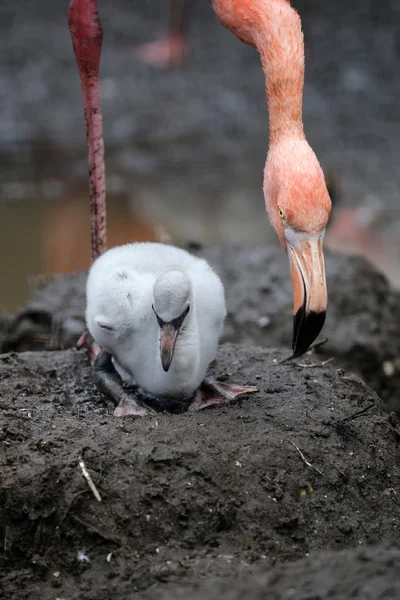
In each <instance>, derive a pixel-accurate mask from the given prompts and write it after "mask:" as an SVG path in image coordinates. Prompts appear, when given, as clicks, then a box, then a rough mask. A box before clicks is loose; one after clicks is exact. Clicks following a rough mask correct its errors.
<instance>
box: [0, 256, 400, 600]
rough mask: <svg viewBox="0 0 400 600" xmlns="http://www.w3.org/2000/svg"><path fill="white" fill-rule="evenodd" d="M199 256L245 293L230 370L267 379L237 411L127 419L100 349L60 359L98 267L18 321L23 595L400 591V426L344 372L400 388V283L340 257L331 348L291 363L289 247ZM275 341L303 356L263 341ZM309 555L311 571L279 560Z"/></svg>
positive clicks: (6, 464)
mask: <svg viewBox="0 0 400 600" xmlns="http://www.w3.org/2000/svg"><path fill="white" fill-rule="evenodd" d="M191 249H192V251H193V252H197V253H201V254H202V255H204V256H206V257H207V258H208V259H209V260H210V262H211V263H212V264H214V265H215V267H216V269H217V270H218V272H219V273H220V274H221V276H222V278H223V280H224V282H225V285H226V291H227V299H228V306H229V315H228V319H227V323H226V328H225V331H224V341H226V342H228V343H226V344H223V345H222V346H221V349H220V351H219V354H218V359H217V361H216V363H215V365H213V367H212V373H213V374H214V375H216V376H217V377H219V378H220V379H222V380H231V381H236V382H238V383H241V384H255V385H257V386H258V387H259V390H260V391H259V392H258V393H257V394H255V395H254V396H252V397H248V398H243V399H241V400H240V401H238V402H235V403H234V404H233V405H232V406H230V407H225V408H216V409H214V410H208V411H203V412H200V413H197V414H191V413H185V414H181V415H168V414H157V415H155V416H149V417H145V418H142V419H139V420H133V419H130V418H128V419H125V420H117V419H115V418H114V417H113V416H112V411H113V406H112V404H111V403H110V402H109V401H107V399H105V398H104V397H103V396H101V394H100V393H99V392H97V391H96V389H95V387H94V385H93V383H92V380H91V375H90V369H89V366H88V361H87V357H86V355H85V353H82V352H81V353H79V352H78V351H76V350H75V349H72V348H71V349H68V350H56V348H60V346H62V345H64V346H68V345H72V344H73V343H74V342H75V341H76V338H77V336H78V335H79V333H80V332H81V330H82V327H83V321H82V317H83V314H82V313H83V310H84V283H85V278H86V274H85V273H84V272H81V273H78V274H77V275H75V276H71V277H64V278H60V279H56V280H54V281H52V282H50V283H48V284H47V286H45V287H44V288H42V289H41V290H39V291H38V293H37V295H36V296H35V297H34V298H32V300H31V301H30V302H29V303H28V305H27V306H26V307H25V308H24V309H23V311H21V313H19V314H18V315H15V317H10V319H9V322H8V323H3V337H2V352H3V354H1V355H0V403H1V413H0V415H1V416H0V419H1V421H0V440H1V449H2V453H1V455H0V460H1V485H0V544H1V546H0V548H1V551H2V552H1V555H0V556H1V559H0V560H1V563H0V564H1V577H2V581H3V594H4V597H5V598H23V599H24V598H29V599H32V598H33V599H35V598H40V599H42V598H44V599H47V598H49V599H54V600H55V599H56V598H64V599H65V600H70V599H74V598H76V599H78V598H79V599H86V598H87V599H96V600H98V599H100V600H101V599H102V598H104V599H106V598H109V597H118V598H136V597H138V598H139V597H142V595H143V594H145V596H144V597H145V598H154V599H155V600H156V599H158V598H160V599H161V598H162V599H166V600H167V599H168V600H170V599H171V600H172V599H173V598H176V597H188V596H189V595H191V594H192V592H193V593H195V594H197V595H194V596H193V597H194V598H198V599H199V600H200V599H203V598H204V599H206V598H207V599H209V598H213V597H215V598H217V597H221V596H219V595H218V594H223V595H224V597H225V596H226V597H227V598H232V599H234V598H238V597H241V598H249V599H250V598H251V599H252V600H253V599H254V600H256V599H257V598H264V597H265V598H282V599H286V598H288V599H289V598H291V599H293V598H298V599H299V600H300V599H303V598H325V597H328V596H329V597H330V598H331V597H337V598H341V599H343V598H347V597H349V598H350V597H355V598H371V599H374V600H375V599H376V598H381V597H382V598H397V597H398V591H396V590H398V587H397V588H396V586H398V583H396V581H395V580H394V572H395V570H396V569H398V565H399V554H398V551H396V550H394V549H390V548H389V549H387V548H386V549H384V548H383V547H382V544H383V545H384V544H386V545H387V544H389V545H390V544H392V545H396V544H397V543H398V539H399V526H400V501H399V498H398V490H399V484H400V467H399V465H400V446H399V436H400V428H399V424H398V421H397V420H396V417H395V416H394V414H393V413H392V414H390V413H389V412H388V411H387V403H384V402H383V401H382V400H381V399H380V398H379V397H378V396H377V395H376V394H375V392H374V391H372V390H371V389H370V388H369V387H367V385H366V384H365V383H363V381H362V380H361V379H359V378H358V377H357V376H356V375H355V374H354V373H351V372H346V371H344V370H342V368H341V366H342V364H347V366H349V367H350V368H351V370H352V371H353V372H356V373H357V372H358V373H360V374H362V375H363V376H364V377H365V378H367V379H368V377H369V379H370V381H371V382H374V383H375V385H376V386H377V387H379V386H380V391H381V392H385V390H386V391H387V390H388V389H389V388H388V386H387V385H386V386H385V385H384V383H385V381H387V380H390V381H392V382H395V381H396V374H395V373H392V377H389V376H388V374H386V375H385V376H383V375H382V373H385V368H386V371H387V370H388V367H387V363H389V362H390V364H395V362H396V361H395V358H396V357H397V353H398V339H399V338H398V323H399V319H398V311H399V299H398V294H397V293H395V292H393V291H392V290H391V289H390V286H389V285H388V283H387V281H386V280H385V278H384V277H383V276H381V275H380V274H379V273H378V272H376V271H375V269H374V268H373V267H371V266H370V265H368V263H366V262H365V261H364V260H362V259H358V258H353V259H351V260H349V259H348V258H345V257H342V256H340V255H336V254H332V253H329V254H328V257H327V267H328V274H329V276H328V281H329V288H330V307H329V317H328V321H327V324H326V328H325V330H324V332H323V333H324V334H326V335H328V337H329V341H328V342H327V343H326V344H325V345H324V346H321V347H320V348H319V349H318V350H317V351H314V352H312V353H311V354H310V355H308V356H306V357H303V358H302V359H299V360H297V361H293V362H289V363H283V364H280V361H281V360H282V359H284V358H286V357H287V356H288V355H289V353H290V352H289V347H290V335H291V290H290V280H289V277H288V266H287V264H286V261H287V259H286V257H285V256H284V254H283V253H281V252H279V251H277V250H276V249H274V248H272V249H268V248H261V247H258V248H247V249H246V248H244V247H239V246H237V247H229V246H228V247H224V246H214V247H206V248H201V247H199V246H196V245H192V247H191ZM239 275H240V278H239ZM233 340H235V341H236V345H232V344H231V343H229V342H230V341H233ZM237 342H240V344H241V345H237ZM273 344H274V345H277V344H281V345H283V346H284V347H283V349H281V350H271V349H267V348H265V347H260V346H257V345H263V346H271V345H273ZM43 348H47V351H46V350H43ZM32 349H35V350H36V351H35V352H34V351H29V350H32ZM16 350H18V351H19V352H15V351H16ZM321 352H322V353H323V354H322V355H321ZM333 356H334V357H335V360H334V361H329V358H332V357H333ZM327 360H328V362H325V361H327ZM346 361H347V363H346ZM384 365H386V367H385V366H384ZM393 385H394V384H393ZM382 395H384V393H382ZM388 398H389V400H390V401H391V399H393V398H395V387H393V388H392V390H391V395H390V396H389V397H388ZM388 398H386V401H387V399H388ZM80 457H82V459H83V461H84V463H85V465H86V467H87V469H88V471H89V473H90V474H91V476H92V478H93V481H94V483H95V486H96V488H97V489H98V492H99V493H100V496H101V502H98V501H97V500H96V499H95V497H94V495H93V493H92V491H91V490H90V488H89V486H88V483H87V481H86V479H85V478H84V476H83V474H82V470H81V468H80V466H79V459H80ZM366 543H368V544H378V545H379V546H378V547H377V548H375V546H374V548H373V549H368V550H367V551H366V552H367V553H369V554H368V556H369V557H370V558H365V556H364V554H363V553H362V552H361V554H360V553H359V552H356V551H354V552H351V553H349V554H348V553H347V550H346V549H349V548H353V547H358V546H360V545H362V546H364V544H366ZM320 550H325V551H338V550H343V552H345V553H344V554H335V555H334V556H335V558H334V559H332V557H331V556H330V555H329V554H328V555H321V553H320V552H319V551H320ZM363 552H364V550H363ZM309 553H310V557H309V558H307V559H306V560H303V561H301V562H299V563H296V566H294V567H293V569H294V571H293V573H294V574H296V576H295V575H292V574H291V573H292V571H291V567H290V566H287V567H285V566H278V564H280V563H283V562H284V563H286V562H288V561H292V560H295V559H301V558H303V559H304V557H306V556H308V554H309ZM332 561H333V562H332ZM276 563H278V564H276ZM291 564H292V563H290V562H289V563H288V565H291ZM349 564H351V565H352V566H351V570H350V571H351V574H350V572H349V568H348V565H349ZM274 565H276V566H274ZM346 569H347V572H348V575H346V576H345V573H344V572H345V570H346ZM238 580H240V586H239V587H238ZM294 584H296V586H295V591H293V585H294ZM346 586H347V587H346ZM266 588H267V591H266ZM211 589H212V590H213V592H212V593H213V594H214V596H212V595H210V590H211ZM179 590H180V591H179ZM193 590H195V592H194V591H193ZM290 590H292V592H291V591H290ZM344 590H347V592H346V593H347V596H346V595H345V592H344ZM350 590H351V594H352V595H351V594H350ZM357 590H358V591H357ZM179 594H180V596H179ZM185 594H186V595H185ZM273 594H274V595H273ZM307 594H308V595H307ZM335 594H336V596H335ZM357 594H358V595H357Z"/></svg>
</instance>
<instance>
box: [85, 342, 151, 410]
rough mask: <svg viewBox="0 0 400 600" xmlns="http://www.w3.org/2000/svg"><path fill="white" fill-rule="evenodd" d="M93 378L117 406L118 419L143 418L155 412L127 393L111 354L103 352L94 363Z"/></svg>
mask: <svg viewBox="0 0 400 600" xmlns="http://www.w3.org/2000/svg"><path fill="white" fill-rule="evenodd" d="M93 376H94V380H95V383H96V386H97V388H98V389H99V390H100V391H101V392H103V394H106V396H109V397H110V398H112V399H113V400H114V402H115V404H116V405H117V406H116V408H115V410H114V415H115V416H116V417H126V416H127V415H132V416H135V417H143V416H144V415H147V414H149V413H151V412H153V411H152V410H151V409H149V408H145V407H144V406H143V405H142V404H140V402H138V401H137V400H136V399H135V398H134V397H133V395H132V394H128V393H127V391H126V390H125V389H124V387H123V383H122V379H121V377H120V376H119V375H118V373H117V371H116V370H115V368H114V365H113V364H112V356H111V354H109V353H108V352H106V351H105V350H101V352H100V353H99V354H98V355H97V357H96V359H95V361H94V365H93Z"/></svg>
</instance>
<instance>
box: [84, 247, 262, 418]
mask: <svg viewBox="0 0 400 600" xmlns="http://www.w3.org/2000/svg"><path fill="white" fill-rule="evenodd" d="M86 292H87V306H86V322H87V327H88V330H89V332H90V334H91V336H92V337H93V338H94V340H95V342H96V343H97V344H98V345H99V346H100V347H101V348H102V349H103V350H102V351H101V352H100V353H99V354H98V356H97V358H96V359H95V362H94V373H95V379H96V382H97V384H98V386H99V387H100V389H101V390H102V391H103V392H105V393H107V394H108V395H110V396H111V397H112V398H113V399H114V401H115V402H116V403H117V408H116V411H115V414H116V415H117V416H124V415H128V414H130V415H143V414H146V412H148V410H149V407H148V405H149V404H150V405H156V406H157V407H158V408H159V407H160V406H162V407H164V408H166V409H168V405H169V404H170V403H171V402H172V401H176V400H178V401H181V406H182V407H184V406H186V407H188V406H189V408H190V410H199V409H201V408H205V407H207V406H211V405H213V404H218V403H227V402H229V401H231V400H233V399H234V398H235V397H236V396H239V395H242V394H247V393H251V392H255V391H257V388H246V387H241V386H235V385H228V384H225V383H218V382H216V381H214V380H212V379H211V378H209V377H206V373H207V369H208V367H209V365H210V363H211V362H212V361H213V360H214V358H215V355H216V351H217V345H218V341H219V338H220V336H221V332H222V327H223V323H224V319H225V316H226V306H225V294H224V288H223V285H222V283H221V281H220V279H219V277H218V276H217V275H216V274H215V273H214V271H213V270H212V269H211V267H210V266H209V265H208V263H207V262H206V261H205V260H203V259H200V258H197V257H194V256H192V255H191V254H189V253H188V252H186V251H185V250H181V249H178V248H175V247H173V246H167V245H164V244H158V243H151V242H147V243H146V242H144V243H133V244H127V245H126V246H119V247H116V248H112V249H111V250H108V251H107V252H106V253H104V254H103V255H102V256H100V257H99V258H98V259H97V260H96V261H95V262H94V263H93V265H92V267H91V269H90V272H89V277H88V281H87V289H86ZM123 386H124V387H125V389H124V387H123ZM127 387H128V388H131V390H132V389H133V390H134V391H135V392H137V395H138V396H139V398H141V400H142V402H141V401H140V399H137V398H136V397H135V396H134V395H133V394H131V393H129V392H127V391H126V388H127ZM155 399H157V400H158V401H159V402H158V403H157V402H155ZM146 404H147V406H146Z"/></svg>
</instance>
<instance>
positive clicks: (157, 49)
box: [133, 0, 192, 69]
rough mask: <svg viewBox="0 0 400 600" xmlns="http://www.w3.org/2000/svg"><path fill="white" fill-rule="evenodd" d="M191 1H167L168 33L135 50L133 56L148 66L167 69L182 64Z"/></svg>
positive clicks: (186, 52) (185, 52)
mask: <svg viewBox="0 0 400 600" xmlns="http://www.w3.org/2000/svg"><path fill="white" fill-rule="evenodd" d="M191 2H192V0H169V23H168V33H167V34H166V35H165V37H164V38H163V39H161V40H158V41H156V42H150V43H148V44H142V45H141V46H138V47H137V48H135V50H134V52H133V56H134V57H135V58H136V59H137V60H140V61H142V62H144V63H147V64H149V65H152V66H155V67H159V68H163V69H168V68H169V67H177V66H180V65H181V64H183V63H184V62H185V60H186V57H187V54H188V41H187V38H188V35H187V29H188V21H189V12H190V4H191Z"/></svg>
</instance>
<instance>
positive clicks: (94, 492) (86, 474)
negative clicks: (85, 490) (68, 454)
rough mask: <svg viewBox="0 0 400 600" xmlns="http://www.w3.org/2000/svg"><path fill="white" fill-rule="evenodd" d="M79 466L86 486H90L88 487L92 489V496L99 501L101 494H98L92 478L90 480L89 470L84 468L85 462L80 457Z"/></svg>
mask: <svg viewBox="0 0 400 600" xmlns="http://www.w3.org/2000/svg"><path fill="white" fill-rule="evenodd" d="M79 466H80V468H81V469H82V473H83V476H84V478H85V479H86V481H87V482H88V486H89V487H90V489H91V490H92V492H93V496H94V497H95V498H96V500H97V501H98V502H101V496H100V494H99V492H98V491H97V488H96V486H95V485H94V483H93V480H92V478H91V477H90V475H89V471H88V470H87V468H86V465H85V463H84V462H83V460H82V458H80V459H79Z"/></svg>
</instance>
